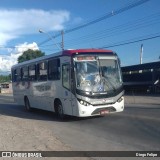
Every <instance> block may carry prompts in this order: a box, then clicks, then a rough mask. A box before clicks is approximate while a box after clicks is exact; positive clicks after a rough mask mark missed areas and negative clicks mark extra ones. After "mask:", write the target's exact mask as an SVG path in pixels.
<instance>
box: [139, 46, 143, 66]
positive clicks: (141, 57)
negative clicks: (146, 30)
mask: <svg viewBox="0 0 160 160" xmlns="http://www.w3.org/2000/svg"><path fill="white" fill-rule="evenodd" d="M142 59H143V44H141V50H140V64H142Z"/></svg>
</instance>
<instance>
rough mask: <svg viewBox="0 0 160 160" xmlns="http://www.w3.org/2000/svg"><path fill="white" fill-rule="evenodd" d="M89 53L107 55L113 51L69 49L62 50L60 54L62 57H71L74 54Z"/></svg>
mask: <svg viewBox="0 0 160 160" xmlns="http://www.w3.org/2000/svg"><path fill="white" fill-rule="evenodd" d="M89 52H92V53H93V52H96V53H97V52H101V53H102V52H103V53H104V52H108V53H111V52H112V53H113V51H111V50H104V49H70V50H64V51H63V52H62V55H72V54H75V53H89Z"/></svg>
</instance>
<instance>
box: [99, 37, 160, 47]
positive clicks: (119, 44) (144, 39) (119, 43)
mask: <svg viewBox="0 0 160 160" xmlns="http://www.w3.org/2000/svg"><path fill="white" fill-rule="evenodd" d="M159 37H160V34H159V35H156V36H151V37H148V38H143V39H138V40H134V41H131V40H126V42H123V43H122V42H118V43H113V44H111V45H108V46H103V47H99V48H100V49H104V48H111V47H117V46H122V45H127V44H131V43H137V42H141V41H147V40H150V39H155V38H159ZM127 41H128V42H127Z"/></svg>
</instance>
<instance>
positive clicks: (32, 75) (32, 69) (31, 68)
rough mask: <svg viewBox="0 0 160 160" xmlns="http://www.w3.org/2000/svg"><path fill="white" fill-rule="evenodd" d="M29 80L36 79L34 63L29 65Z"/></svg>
mask: <svg viewBox="0 0 160 160" xmlns="http://www.w3.org/2000/svg"><path fill="white" fill-rule="evenodd" d="M29 80H30V81H35V80H36V65H31V66H29Z"/></svg>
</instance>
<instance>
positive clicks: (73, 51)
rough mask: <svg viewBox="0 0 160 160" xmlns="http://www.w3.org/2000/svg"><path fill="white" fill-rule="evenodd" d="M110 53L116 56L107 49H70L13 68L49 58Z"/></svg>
mask: <svg viewBox="0 0 160 160" xmlns="http://www.w3.org/2000/svg"><path fill="white" fill-rule="evenodd" d="M98 52H99V53H108V54H109V55H111V54H113V55H114V54H115V53H114V52H113V51H112V50H105V49H69V50H63V51H60V52H57V53H53V54H50V55H45V56H42V57H39V58H35V59H32V60H28V61H25V62H22V63H18V64H16V65H14V66H12V68H14V67H17V66H23V65H26V64H28V63H34V62H37V61H41V60H44V59H49V58H52V57H58V56H72V55H74V54H78V53H98Z"/></svg>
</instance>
